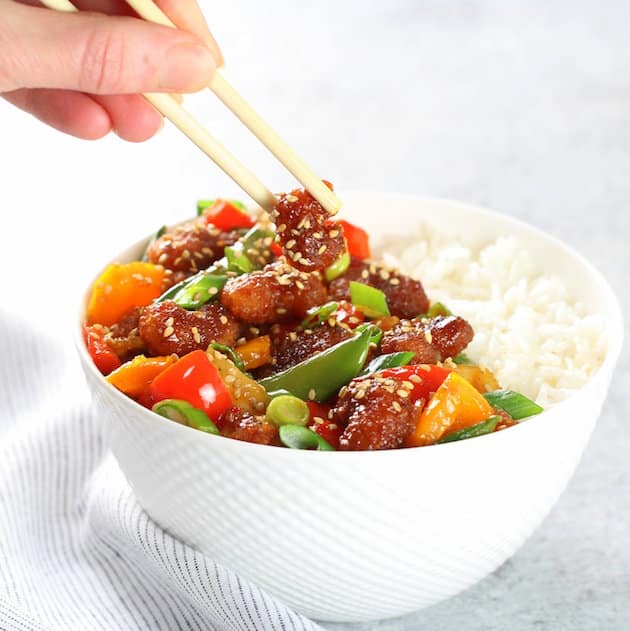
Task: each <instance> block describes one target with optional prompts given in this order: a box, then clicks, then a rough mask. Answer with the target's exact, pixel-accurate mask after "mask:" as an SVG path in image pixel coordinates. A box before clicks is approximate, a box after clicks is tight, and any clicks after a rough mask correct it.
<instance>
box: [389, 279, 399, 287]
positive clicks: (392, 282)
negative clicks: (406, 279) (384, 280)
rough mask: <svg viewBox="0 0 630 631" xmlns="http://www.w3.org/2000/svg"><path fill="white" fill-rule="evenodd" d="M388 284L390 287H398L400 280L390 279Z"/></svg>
mask: <svg viewBox="0 0 630 631" xmlns="http://www.w3.org/2000/svg"><path fill="white" fill-rule="evenodd" d="M389 284H390V285H394V286H396V285H400V279H399V278H390V279H389Z"/></svg>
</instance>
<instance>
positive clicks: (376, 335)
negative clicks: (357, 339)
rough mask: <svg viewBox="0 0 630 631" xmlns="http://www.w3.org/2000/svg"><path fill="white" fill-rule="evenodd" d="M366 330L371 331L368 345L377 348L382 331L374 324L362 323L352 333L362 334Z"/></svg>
mask: <svg viewBox="0 0 630 631" xmlns="http://www.w3.org/2000/svg"><path fill="white" fill-rule="evenodd" d="M367 329H369V330H370V331H371V337H370V344H374V346H378V345H379V344H380V343H381V339H382V338H383V331H382V329H379V328H378V327H377V326H376V325H375V324H370V323H369V322H364V323H363V324H359V326H358V327H357V328H356V329H355V330H354V331H355V333H363V331H365V330H367Z"/></svg>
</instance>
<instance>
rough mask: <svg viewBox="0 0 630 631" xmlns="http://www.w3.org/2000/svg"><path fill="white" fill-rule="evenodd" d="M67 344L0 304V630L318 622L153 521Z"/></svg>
mask: <svg viewBox="0 0 630 631" xmlns="http://www.w3.org/2000/svg"><path fill="white" fill-rule="evenodd" d="M41 317H42V318H45V315H44V314H42V316H41ZM68 340H69V338H68V335H67V334H66V332H63V333H62V334H59V335H58V338H57V339H54V337H53V336H52V335H51V334H50V333H49V334H46V333H42V332H40V331H39V330H38V329H36V328H33V327H32V326H30V325H29V324H27V323H25V322H24V321H23V320H22V319H19V318H18V317H16V316H10V315H9V314H7V313H3V312H2V311H0V629H11V630H12V629H25V630H28V631H33V630H39V629H46V630H55V629H63V630H64V631H68V630H71V629H77V630H81V631H89V630H91V629H108V630H109V629H125V630H132V629H143V630H144V629H203V630H205V629H213V630H214V629H216V630H230V631H231V630H234V631H242V630H245V629H248V630H249V629H252V630H260V629H264V630H266V629H271V630H276V629H278V630H284V631H289V630H295V631H298V630H300V631H301V630H304V631H307V630H308V631H315V630H316V629H319V628H320V627H318V625H316V624H315V623H313V622H311V621H310V620H307V619H305V618H303V617H302V616H300V615H298V614H296V613H295V612H293V611H291V610H290V609H288V608H287V607H286V606H285V605H283V604H282V603H280V602H279V601H277V600H276V599H274V598H272V597H271V596H269V595H268V594H266V593H264V592H263V591H261V590H260V589H258V588H257V587H256V586H255V585H252V584H250V583H248V582H246V581H244V580H243V579H241V578H239V577H238V576H237V575H236V574H234V573H233V572H231V571H229V569H226V568H223V567H220V566H218V565H217V564H216V563H214V562H213V561H212V559H209V558H207V557H206V556H204V555H203V554H200V553H199V552H197V551H195V550H193V549H192V548H190V547H188V546H186V545H184V544H182V543H181V542H180V541H178V540H176V539H174V538H173V537H171V536H170V535H168V534H167V533H165V532H164V531H163V530H162V529H161V528H160V527H159V526H157V525H156V524H155V523H154V522H153V521H152V520H151V519H150V518H149V517H148V515H147V514H146V513H145V512H144V511H143V510H142V508H141V507H140V505H139V504H138V502H137V500H136V499H135V497H134V496H133V494H132V492H131V490H130V487H129V485H128V484H127V482H126V480H125V478H124V476H123V474H122V473H121V471H120V469H119V468H118V465H117V463H116V461H115V460H114V458H113V457H112V455H111V454H110V453H109V452H108V449H107V446H106V445H105V444H104V443H103V439H102V437H101V433H100V431H99V422H98V419H96V418H95V417H94V412H93V409H92V406H91V405H90V401H89V392H88V391H87V386H86V385H85V384H84V382H83V379H82V376H81V374H80V369H79V367H78V359H77V358H75V352H74V349H73V348H72V346H71V343H70V342H69V341H68Z"/></svg>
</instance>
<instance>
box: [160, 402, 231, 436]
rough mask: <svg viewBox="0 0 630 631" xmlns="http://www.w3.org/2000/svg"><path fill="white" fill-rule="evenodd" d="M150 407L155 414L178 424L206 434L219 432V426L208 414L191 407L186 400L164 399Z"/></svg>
mask: <svg viewBox="0 0 630 631" xmlns="http://www.w3.org/2000/svg"><path fill="white" fill-rule="evenodd" d="M151 409H152V410H153V411H154V412H155V413H156V414H159V415H160V416H163V417H165V418H167V419H169V420H171V421H175V422H176V423H179V424H180V425H188V427H193V428H195V429H198V430H199V431H201V432H207V433H208V434H219V428H218V427H217V426H216V425H215V424H214V423H213V422H212V420H210V418H209V417H208V415H207V414H206V413H205V412H204V411H203V410H199V409H197V408H196V407H193V406H192V405H191V404H190V403H188V401H182V400H180V399H164V400H163V401H159V402H158V403H156V404H155V405H154V406H153V408H151Z"/></svg>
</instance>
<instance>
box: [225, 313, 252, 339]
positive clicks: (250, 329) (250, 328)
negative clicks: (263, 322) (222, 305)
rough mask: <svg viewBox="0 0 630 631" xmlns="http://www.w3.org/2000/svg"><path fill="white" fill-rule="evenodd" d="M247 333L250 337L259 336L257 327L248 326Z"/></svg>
mask: <svg viewBox="0 0 630 631" xmlns="http://www.w3.org/2000/svg"><path fill="white" fill-rule="evenodd" d="M223 317H224V318H225V316H223ZM226 320H227V318H226ZM249 332H250V333H251V334H252V335H259V334H260V329H259V328H258V327H257V326H250V327H249Z"/></svg>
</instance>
